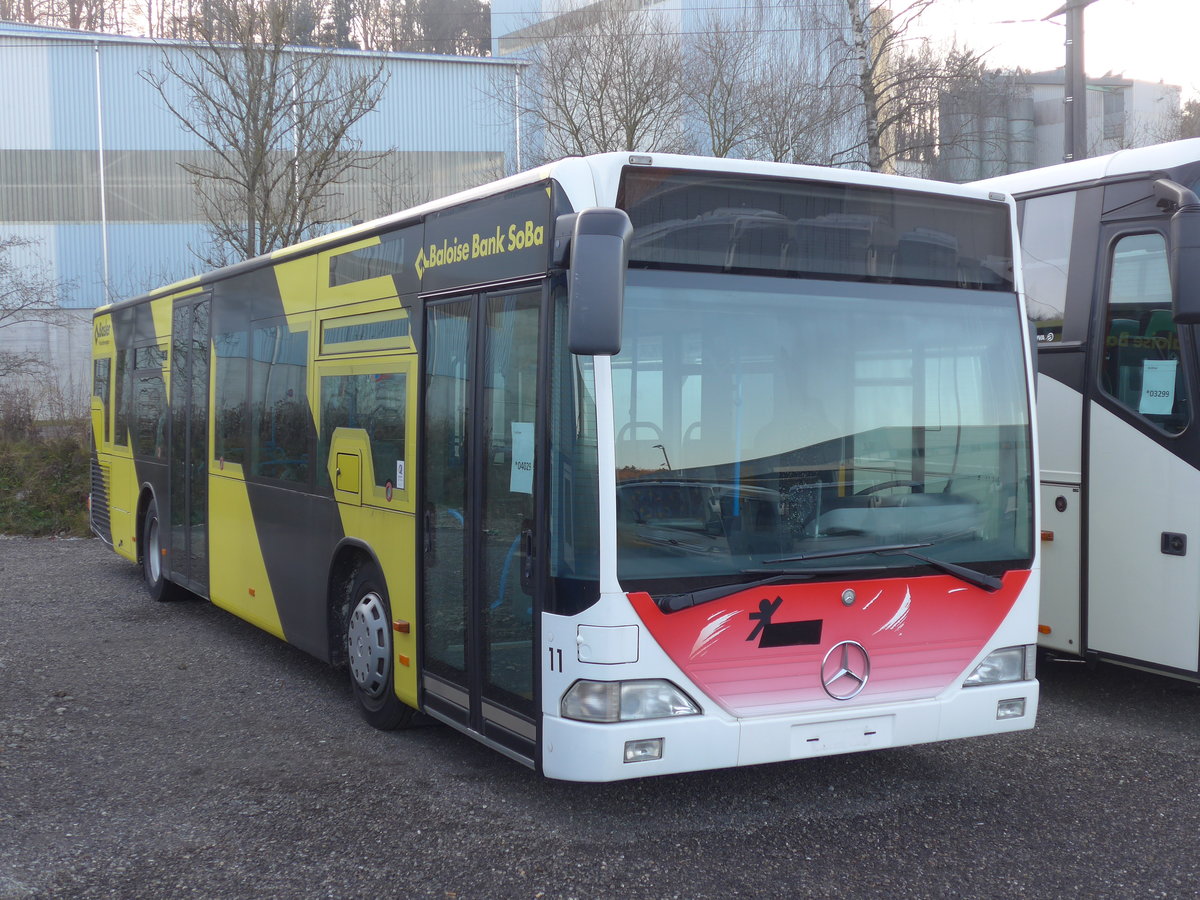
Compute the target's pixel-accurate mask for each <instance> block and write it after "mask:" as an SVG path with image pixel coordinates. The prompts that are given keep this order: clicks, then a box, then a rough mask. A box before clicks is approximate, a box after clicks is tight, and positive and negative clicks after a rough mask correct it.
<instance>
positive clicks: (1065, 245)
mask: <svg viewBox="0 0 1200 900" xmlns="http://www.w3.org/2000/svg"><path fill="white" fill-rule="evenodd" d="M1076 194H1077V192H1076V191H1068V192H1066V193H1063V194H1051V195H1049V196H1047V197H1033V198H1030V199H1029V200H1025V201H1022V204H1021V206H1022V210H1021V212H1022V217H1023V218H1022V224H1021V262H1022V265H1023V268H1024V272H1025V305H1026V309H1027V311H1028V314H1029V319H1030V321H1031V322H1033V324H1034V326H1035V327H1036V329H1037V341H1038V344H1040V345H1043V346H1048V345H1051V344H1055V343H1060V342H1061V341H1062V339H1063V313H1064V311H1065V310H1066V305H1067V271H1068V264H1069V262H1070V259H1071V241H1072V238H1073V234H1074V232H1073V229H1072V227H1071V226H1072V224H1073V223H1074V221H1075V198H1076Z"/></svg>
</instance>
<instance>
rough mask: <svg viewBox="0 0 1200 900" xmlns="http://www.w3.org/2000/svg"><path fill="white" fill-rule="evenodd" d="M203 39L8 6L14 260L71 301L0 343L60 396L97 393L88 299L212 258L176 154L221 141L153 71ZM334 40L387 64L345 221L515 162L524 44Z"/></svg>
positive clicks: (5, 177)
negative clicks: (495, 55)
mask: <svg viewBox="0 0 1200 900" xmlns="http://www.w3.org/2000/svg"><path fill="white" fill-rule="evenodd" d="M201 46H202V45H196V44H188V43H185V42H180V41H157V40H151V39H147V38H139V37H128V36H121V35H110V34H97V33H86V32H77V31H69V30H65V29H59V28H47V27H40V26H30V25H23V24H16V23H12V22H0V84H3V85H6V89H5V90H4V91H0V238H3V237H15V238H18V239H20V240H22V241H25V242H27V243H25V244H24V245H23V246H21V247H19V248H17V249H15V250H12V251H10V260H11V262H13V263H14V264H16V265H19V266H30V267H33V268H35V269H36V270H37V271H39V272H44V273H45V274H46V275H48V276H49V277H50V279H51V280H52V281H54V282H58V283H59V284H61V285H62V289H61V291H60V293H59V296H58V297H57V298H53V299H54V300H56V301H57V305H58V306H59V307H61V309H60V310H58V311H55V312H53V314H50V315H47V316H45V317H42V318H40V319H37V320H27V321H24V322H21V323H18V324H10V325H8V326H7V327H5V328H4V329H3V330H0V352H2V351H5V350H9V351H14V352H21V353H34V354H36V355H38V356H39V357H41V358H43V359H44V360H45V361H46V363H47V364H48V366H49V367H50V369H52V370H53V371H54V372H55V373H56V375H57V378H58V385H57V389H56V390H55V391H53V393H54V394H55V395H56V396H55V400H56V402H57V403H58V405H63V400H64V397H65V398H66V405H78V402H79V396H80V394H82V396H83V397H84V398H86V396H87V394H86V385H87V380H88V378H87V359H88V350H89V341H88V336H89V332H88V328H89V325H88V322H89V320H90V315H91V310H92V309H94V308H95V307H97V306H99V305H101V304H104V303H108V302H112V301H114V300H118V299H121V298H125V297H130V296H134V295H137V294H140V293H143V292H145V291H147V290H150V289H152V288H154V287H157V286H160V285H163V284H168V283H171V282H173V281H177V280H179V279H180V278H185V277H188V276H190V275H193V274H195V273H197V272H199V271H203V270H205V269H206V268H208V267H207V266H206V265H205V264H203V263H201V262H200V260H199V258H198V256H197V252H195V251H202V250H203V249H204V248H205V247H206V245H207V244H208V236H207V229H206V222H205V218H204V215H203V213H202V209H201V206H200V203H199V201H198V198H197V195H196V191H195V187H194V184H193V178H192V176H191V175H189V174H188V173H187V172H185V171H184V170H183V169H182V168H181V164H182V163H189V162H190V163H196V162H201V163H202V162H203V161H204V159H205V157H206V156H208V155H209V154H210V152H211V151H206V150H205V149H204V147H203V145H202V144H201V143H200V141H199V139H197V138H196V137H195V136H194V135H189V134H188V133H186V132H185V131H184V129H183V128H182V127H181V126H180V123H179V121H178V120H177V119H176V118H175V117H174V115H173V114H172V113H171V112H170V111H169V110H168V109H167V108H166V106H165V104H164V103H163V99H162V97H161V96H160V95H159V94H158V92H157V91H156V90H155V88H154V87H153V86H152V85H151V84H150V83H149V82H148V81H147V79H146V77H145V73H154V72H162V66H163V60H164V58H165V57H173V58H175V59H176V60H179V59H181V58H182V57H183V56H184V55H186V54H194V53H196V52H197V50H198V49H199V48H200V47H201ZM333 52H334V53H336V54H337V55H338V57H339V58H340V59H341V60H342V61H344V65H346V66H351V67H352V66H356V65H358V66H361V65H363V64H364V63H366V64H377V63H382V64H383V70H384V73H385V76H386V78H387V84H386V88H385V89H384V91H383V94H382V96H381V99H380V102H379V103H378V105H377V106H376V108H375V109H374V110H373V111H372V112H371V113H368V114H367V115H366V116H365V117H364V118H363V119H361V120H360V121H359V122H358V124H357V125H356V126H355V130H354V131H353V132H352V135H353V136H354V137H355V138H357V139H359V140H360V141H361V150H360V152H362V153H364V154H379V153H384V154H385V156H384V158H383V159H382V161H381V162H380V164H379V165H378V166H376V167H375V168H374V169H373V170H371V171H370V172H368V173H362V172H359V173H356V174H357V177H356V178H355V180H354V182H353V183H352V184H347V185H346V186H345V190H344V193H343V195H342V196H341V197H339V198H337V202H338V203H339V211H340V213H341V214H342V215H343V217H344V221H345V222H346V223H347V224H348V223H349V222H350V221H352V220H361V219H368V218H373V217H375V216H378V215H382V214H385V213H388V212H393V211H395V210H396V209H399V208H403V207H405V206H409V205H412V204H415V203H418V202H422V201H424V200H426V199H429V198H432V197H437V196H443V195H445V194H449V193H452V192H454V191H457V190H461V189H464V188H467V187H472V186H474V185H476V184H480V183H483V182H486V181H488V180H491V179H492V178H495V177H497V176H499V175H502V174H505V173H507V172H510V171H512V170H514V168H515V167H516V165H517V164H518V163H517V159H518V155H519V150H518V147H517V144H516V142H517V131H516V128H515V127H514V124H513V122H512V120H511V116H510V115H508V114H507V112H506V111H505V110H504V109H503V108H502V107H501V106H500V105H499V104H497V103H495V102H494V101H493V100H492V99H491V98H492V97H493V96H494V95H495V93H496V84H497V83H498V82H503V81H504V80H505V79H513V78H515V77H517V76H516V73H517V72H518V70H519V68H520V66H521V61H520V60H516V61H514V60H494V59H482V58H478V57H459V56H434V55H429V54H416V53H374V52H372V53H364V52H360V51H344V50H338V51H333ZM180 100H181V102H186V100H185V99H184V98H183V97H181V98H180ZM8 387H10V388H11V387H12V384H11V382H10V384H9V385H8Z"/></svg>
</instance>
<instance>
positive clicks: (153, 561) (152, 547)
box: [142, 516, 162, 584]
mask: <svg viewBox="0 0 1200 900" xmlns="http://www.w3.org/2000/svg"><path fill="white" fill-rule="evenodd" d="M142 553H143V554H145V558H146V574H147V575H149V576H150V582H151V584H157V583H158V579H159V576H161V575H162V548H161V547H159V546H158V516H155V517H154V518H152V519H151V520H150V524H149V526H148V527H147V528H146V549H144V550H143V551H142Z"/></svg>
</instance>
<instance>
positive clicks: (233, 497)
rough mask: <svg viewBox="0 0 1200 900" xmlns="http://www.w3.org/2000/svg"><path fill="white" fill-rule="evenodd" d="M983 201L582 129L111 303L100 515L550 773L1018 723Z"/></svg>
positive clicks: (101, 526)
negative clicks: (529, 155)
mask: <svg viewBox="0 0 1200 900" xmlns="http://www.w3.org/2000/svg"><path fill="white" fill-rule="evenodd" d="M1013 210H1014V207H1013V205H1012V202H1011V200H1009V199H1008V198H1007V197H1006V196H1005V195H1001V194H989V193H988V192H987V191H981V190H977V189H971V188H963V187H957V186H950V185H937V184H932V183H922V182H916V181H911V180H908V179H900V178H894V177H887V176H878V175H872V174H868V173H859V172H848V171H834V170H829V169H816V168H807V167H801V166H790V165H782V164H770V163H756V162H745V161H732V160H711V159H701V158H694V157H682V156H666V155H657V154H655V155H653V156H651V155H630V154H606V155H601V156H596V157H590V158H583V159H569V160H564V161H562V162H559V163H555V164H553V165H550V166H547V167H545V168H542V169H539V170H537V171H533V172H529V173H526V174H523V175H518V176H514V177H512V178H508V179H505V180H503V181H499V182H497V183H495V184H492V185H489V186H486V187H482V188H478V189H475V190H471V191H467V192H464V193H461V194H458V195H455V196H453V197H450V198H447V199H445V200H443V201H439V202H435V203H429V204H426V205H424V206H420V207H417V208H415V209H413V210H410V211H407V212H404V213H398V214H396V215H393V216H389V217H387V218H384V219H380V220H378V221H374V222H370V223H367V224H364V225H359V226H355V227H353V228H349V229H346V230H344V231H340V232H337V233H335V234H331V235H328V236H325V237H322V238H319V239H316V240H312V241H309V242H307V243H305V244H301V245H299V246H296V247H290V248H287V249H284V250H280V251H278V252H276V253H273V254H271V255H269V256H266V257H262V258H259V259H254V260H250V261H248V262H245V263H242V264H240V265H235V266H232V267H229V268H226V269H222V270H219V271H215V272H212V273H209V274H206V275H204V276H201V277H199V278H195V279H192V280H189V281H185V282H181V283H179V284H175V285H172V286H170V287H167V288H164V289H162V290H159V291H155V292H153V293H151V294H149V295H147V296H144V297H139V298H136V299H132V300H129V301H126V302H122V303H118V304H115V305H112V306H107V307H103V308H101V309H99V310H97V311H96V315H95V327H94V343H93V348H94V373H95V385H94V397H93V400H92V425H93V431H94V437H95V455H94V461H93V473H92V497H91V508H92V522H93V528H94V530H95V531H96V533H97V534H98V535H99V536H100V537H102V538H103V539H104V540H106V541H108V542H110V543H111V544H112V546H113V547H114V549H115V550H116V552H117V553H118V554H120V555H121V556H123V557H125V558H126V559H128V560H130V561H131V562H138V563H140V564H141V566H142V569H143V572H144V575H145V580H146V584H147V586H148V588H149V590H150V593H151V594H152V596H154V597H155V598H160V599H163V598H168V597H170V596H172V594H173V593H175V592H177V591H179V590H181V589H186V590H188V591H191V592H193V593H195V594H199V595H201V596H203V597H207V598H209V599H211V600H212V602H213V603H215V604H217V605H218V606H220V607H222V608H224V609H227V610H229V611H230V612H232V613H234V614H236V615H238V616H240V617H242V618H244V619H246V620H247V621H249V622H252V623H253V624H255V625H258V626H259V627H261V628H263V629H265V630H267V631H269V632H270V633H272V634H274V635H276V636H278V637H280V638H282V639H284V640H286V641H288V642H289V643H291V644H294V645H295V646H297V647H300V648H302V649H304V650H306V651H307V652H309V653H311V654H313V655H314V656H316V657H319V658H320V659H322V660H326V661H329V662H330V663H332V664H335V665H345V666H346V667H347V668H348V670H349V673H350V681H351V684H352V686H353V690H354V694H355V697H356V698H357V701H358V703H359V705H360V706H361V708H362V711H363V713H364V715H365V716H366V718H367V720H368V721H370V722H371V723H372V724H374V725H376V726H378V727H381V728H394V727H400V726H404V725H407V724H410V723H412V722H413V721H414V718H415V717H417V716H418V715H419V714H422V713H423V714H425V715H426V716H428V717H431V718H433V719H436V720H439V721H441V722H444V723H446V724H449V725H451V726H453V727H455V728H458V729H460V730H462V731H464V732H466V733H468V734H470V735H471V736H473V737H474V738H476V739H478V740H480V741H482V742H484V743H485V744H487V745H489V746H491V747H493V748H495V749H497V750H499V751H500V752H502V753H504V754H506V755H508V756H510V757H512V758H514V759H516V760H519V761H520V762H522V763H524V764H526V765H529V766H531V767H534V768H536V769H537V770H538V771H540V772H542V773H544V774H546V775H547V776H550V777H554V778H562V779H570V780H581V781H608V780H615V779H621V778H632V777H638V776H643V775H653V774H662V773H667V772H681V771H690V770H697V769H706V768H717V767H724V766H736V765H746V764H752V763H760V762H769V761H773V760H784V759H795V758H801V757H809V756H818V755H824V754H830V753H839V752H848V751H857V750H867V749H871V748H877V747H890V746H899V745H904V744H912V743H917V742H922V741H933V740H940V739H945V738H954V737H965V736H969V735H979V734H990V733H996V732H1003V731H1014V730H1018V729H1024V728H1029V727H1032V725H1033V722H1034V718H1035V715H1036V709H1037V701H1038V685H1037V681H1036V680H1035V679H1034V677H1033V659H1034V645H1035V642H1036V627H1037V622H1036V606H1037V592H1038V565H1037V551H1038V544H1037V542H1036V541H1035V540H1034V536H1035V535H1036V533H1037V532H1036V527H1037V508H1036V497H1035V490H1034V481H1033V477H1034V475H1033V473H1035V472H1036V471H1037V468H1036V460H1035V451H1034V441H1033V423H1032V417H1031V414H1030V408H1031V406H1030V404H1031V396H1032V391H1031V387H1030V386H1031V372H1032V369H1031V364H1030V353H1029V347H1028V341H1027V340H1026V333H1025V329H1024V321H1025V313H1024V309H1023V303H1022V298H1021V293H1020V287H1021V285H1020V275H1019V269H1017V268H1016V267H1015V266H1014V259H1013V246H1014V240H1013V234H1014V225H1015V221H1014V216H1013Z"/></svg>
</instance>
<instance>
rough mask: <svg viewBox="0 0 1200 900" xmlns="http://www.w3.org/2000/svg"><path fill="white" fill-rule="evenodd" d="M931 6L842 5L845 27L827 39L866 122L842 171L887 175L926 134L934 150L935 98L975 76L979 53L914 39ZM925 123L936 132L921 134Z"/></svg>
mask: <svg viewBox="0 0 1200 900" xmlns="http://www.w3.org/2000/svg"><path fill="white" fill-rule="evenodd" d="M935 2H936V0H904V2H898V3H896V4H892V3H889V2H888V0H839V3H842V4H844V10H845V12H846V13H847V17H848V21H847V23H846V25H847V27H845V28H844V29H841V28H839V29H831V33H835V34H837V35H838V37H837V38H835V43H836V44H840V45H841V52H842V64H841V68H842V71H843V76H842V78H843V83H844V84H847V85H851V84H852V85H853V86H854V88H855V91H856V97H855V105H856V106H857V108H858V111H859V112H860V113H861V118H862V122H863V133H862V136H861V137H860V138H859V140H857V141H855V142H853V143H851V144H850V145H848V146H846V147H845V148H844V149H843V151H842V153H841V154H840V157H839V160H838V161H839V162H840V163H841V164H844V165H862V166H865V167H866V168H868V169H870V170H871V171H874V172H878V171H884V170H886V169H888V168H890V167H891V165H892V163H893V162H894V160H896V159H897V158H898V157H899V156H900V155H901V154H912V153H913V152H914V149H915V148H914V145H913V142H914V140H915V139H916V136H917V135H924V137H925V139H928V140H930V141H932V142H933V148H934V149H936V147H937V145H938V141H939V140H940V131H939V129H938V128H937V127H936V118H937V109H938V103H939V98H940V97H941V96H942V94H943V93H945V92H947V91H949V90H952V89H953V88H954V87H956V86H957V85H961V84H962V83H963V82H964V81H968V80H971V79H975V78H978V77H979V76H980V73H981V71H982V60H981V58H980V56H979V55H978V54H976V53H974V52H973V51H970V50H964V49H959V48H951V49H950V50H949V51H946V52H941V51H939V50H937V49H936V48H934V47H933V46H932V45H931V44H930V43H929V39H928V38H925V37H921V36H918V35H917V34H916V29H915V27H914V26H915V25H916V23H917V21H918V19H919V18H920V16H921V14H922V13H923V12H924V11H925V10H926V9H928V8H929V7H930V6H931V5H933V4H934V3H935ZM849 112H850V111H849V110H847V113H849ZM922 123H925V124H928V125H932V126H933V127H928V128H922V127H921V124H922Z"/></svg>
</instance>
